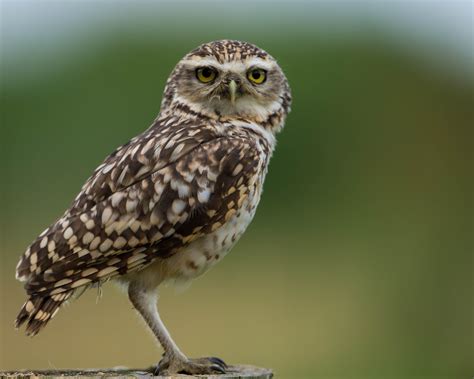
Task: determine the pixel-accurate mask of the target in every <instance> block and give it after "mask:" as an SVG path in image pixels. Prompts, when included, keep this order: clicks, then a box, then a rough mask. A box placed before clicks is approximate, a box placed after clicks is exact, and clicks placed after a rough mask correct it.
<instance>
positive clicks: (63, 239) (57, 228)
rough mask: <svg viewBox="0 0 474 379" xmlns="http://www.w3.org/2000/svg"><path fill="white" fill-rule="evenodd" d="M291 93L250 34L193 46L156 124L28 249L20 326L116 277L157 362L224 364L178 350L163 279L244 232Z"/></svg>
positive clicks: (192, 272)
mask: <svg viewBox="0 0 474 379" xmlns="http://www.w3.org/2000/svg"><path fill="white" fill-rule="evenodd" d="M290 103H291V94H290V88H289V86H288V82H287V80H286V77H285V75H284V74H283V72H282V70H281V68H280V67H279V66H278V64H277V62H276V61H275V60H274V59H273V58H272V57H271V56H270V55H269V54H268V53H266V52H265V51H263V50H261V49H259V48H258V47H256V46H254V45H252V44H249V43H246V42H240V41H230V40H222V41H215V42H210V43H206V44H203V45H201V46H199V47H198V48H196V49H195V50H193V51H191V52H190V53H189V54H187V55H186V56H185V57H184V58H183V59H182V60H181V61H180V62H179V63H178V64H177V65H176V67H175V69H174V70H173V72H172V73H171V75H170V77H169V79H168V81H167V84H166V88H165V91H164V96H163V100H162V103H161V111H160V114H159V115H158V117H157V118H156V119H155V121H154V122H153V124H152V125H151V127H150V128H149V129H148V130H146V131H145V132H143V133H142V134H140V135H139V136H137V137H135V138H133V139H132V140H131V141H130V142H128V143H126V144H125V145H123V146H121V147H119V148H118V149H117V150H116V151H115V152H113V153H112V154H111V155H109V156H108V157H107V158H106V159H105V161H104V163H102V164H101V165H100V166H99V167H98V168H97V169H96V170H95V171H94V173H93V174H92V176H91V177H90V178H89V179H88V180H87V181H86V183H85V184H84V186H83V187H82V189H81V191H80V193H79V195H78V196H77V197H76V199H75V200H74V201H73V203H72V205H71V207H70V208H69V209H68V210H67V211H66V212H65V213H64V215H63V216H62V217H61V218H60V219H59V220H57V221H56V222H55V223H54V224H52V225H51V226H50V227H48V228H47V229H46V230H45V231H44V232H43V233H41V234H40V235H39V237H38V238H37V239H36V240H35V241H34V242H33V243H32V244H31V246H30V247H29V248H28V249H27V250H26V252H25V253H24V255H23V256H22V257H21V260H20V262H19V263H18V266H17V272H16V275H17V279H19V280H20V281H24V282H26V283H25V289H26V291H27V294H28V299H27V301H26V302H25V304H24V305H23V308H22V309H21V311H20V313H19V315H18V317H17V319H16V326H17V327H19V326H20V325H22V324H23V323H26V333H27V334H29V335H35V334H36V333H38V332H39V331H40V330H41V329H42V328H43V327H44V326H45V325H46V324H47V323H48V321H49V320H50V319H51V318H52V317H53V316H54V315H55V314H56V312H57V311H58V309H59V308H60V306H61V304H63V303H64V302H65V301H66V300H68V299H70V298H71V297H72V296H73V294H74V293H75V292H77V291H78V290H80V289H85V288H87V287H89V286H92V285H100V284H101V283H102V282H104V281H106V280H109V279H111V278H113V279H116V280H118V281H120V282H122V283H123V284H125V285H126V286H127V288H128V296H129V298H130V301H131V302H132V304H133V305H134V307H135V308H136V309H137V311H138V312H139V313H140V314H141V316H142V317H143V319H144V320H145V321H146V323H147V324H148V326H149V327H150V329H151V330H152V331H153V333H154V334H155V336H156V338H157V339H158V341H159V342H160V344H161V345H162V347H163V348H164V355H163V358H162V360H161V361H160V363H159V364H158V371H159V372H161V373H179V372H184V373H189V374H209V373H216V372H224V371H225V370H226V365H225V363H224V362H223V361H222V360H220V359H218V358H200V359H189V358H187V357H186V356H185V355H184V354H183V353H182V352H181V350H180V349H179V348H178V346H177V345H176V344H175V343H174V341H173V340H172V339H171V337H170V335H169V333H168V332H167V330H166V329H165V326H164V325H163V323H162V321H161V320H160V317H159V315H158V311H157V308H156V302H157V288H158V286H159V285H160V284H161V283H163V282H165V281H168V280H179V281H182V280H190V279H192V278H195V277H196V276H198V275H201V274H203V273H204V272H205V271H207V270H208V269H209V268H210V267H212V266H213V265H214V264H216V263H217V262H218V261H219V260H220V259H222V258H223V257H224V255H225V254H226V253H227V252H228V251H229V250H230V249H231V248H232V246H233V245H234V244H235V243H236V242H237V240H238V239H239V238H240V236H241V235H242V234H243V233H244V231H245V229H246V227H247V226H248V224H249V223H250V221H251V220H252V218H253V216H254V213H255V209H256V207H257V204H258V202H259V200H260V195H261V193H262V185H263V181H264V178H265V174H266V172H267V167H268V162H269V159H270V157H271V155H272V152H273V149H274V148H275V135H276V134H277V133H278V132H279V131H280V130H281V129H282V127H283V124H284V122H285V118H286V116H287V114H288V112H289V110H290Z"/></svg>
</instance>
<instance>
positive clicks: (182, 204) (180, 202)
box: [171, 199, 186, 214]
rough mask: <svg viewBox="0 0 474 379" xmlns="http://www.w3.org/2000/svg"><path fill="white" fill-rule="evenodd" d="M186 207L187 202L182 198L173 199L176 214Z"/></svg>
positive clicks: (172, 206)
mask: <svg viewBox="0 0 474 379" xmlns="http://www.w3.org/2000/svg"><path fill="white" fill-rule="evenodd" d="M185 207H186V203H185V202H184V201H183V200H181V199H176V200H175V201H173V204H172V205H171V208H172V209H173V212H174V213H176V214H180V213H181V212H182V211H183V210H184V208H185Z"/></svg>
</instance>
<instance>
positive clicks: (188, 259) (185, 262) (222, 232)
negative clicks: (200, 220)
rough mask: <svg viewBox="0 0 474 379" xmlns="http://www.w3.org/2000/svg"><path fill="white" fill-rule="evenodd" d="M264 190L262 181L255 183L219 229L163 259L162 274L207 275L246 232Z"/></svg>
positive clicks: (181, 277) (183, 278) (174, 276)
mask: <svg viewBox="0 0 474 379" xmlns="http://www.w3.org/2000/svg"><path fill="white" fill-rule="evenodd" d="M261 192H262V181H260V180H259V181H258V182H257V183H255V186H254V188H253V190H252V191H251V193H250V194H249V196H248V197H247V199H246V200H245V201H244V202H243V204H242V206H241V207H240V209H239V210H238V211H237V212H236V213H235V214H234V215H233V216H232V217H231V218H230V219H229V220H228V221H227V222H226V223H225V224H224V225H222V226H221V227H220V228H219V229H217V230H215V231H214V232H212V233H209V234H206V235H205V236H202V237H200V238H199V239H197V240H195V241H193V242H191V243H190V244H189V245H187V246H186V247H183V248H182V249H181V250H180V251H178V252H177V253H176V254H174V255H173V256H171V257H169V258H167V259H166V260H163V261H162V264H163V266H164V267H163V268H162V270H161V273H163V274H165V275H166V278H163V280H168V279H177V280H179V281H186V280H189V279H193V278H195V277H197V276H200V275H202V274H204V273H205V272H206V271H207V270H209V269H210V268H211V267H212V266H214V265H215V264H216V263H217V262H219V261H220V260H222V258H224V257H225V256H226V255H227V253H229V251H230V250H231V249H232V247H233V246H234V245H235V244H236V243H237V241H238V240H239V239H240V237H241V236H242V235H243V234H244V232H245V230H246V229H247V226H248V225H249V224H250V222H251V221H252V219H253V217H254V215H255V211H256V208H257V205H258V203H259V201H260V195H261Z"/></svg>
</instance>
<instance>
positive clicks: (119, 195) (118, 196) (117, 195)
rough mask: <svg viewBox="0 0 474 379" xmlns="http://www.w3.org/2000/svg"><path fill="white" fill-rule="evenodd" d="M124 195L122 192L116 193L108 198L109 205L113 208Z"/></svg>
mask: <svg viewBox="0 0 474 379" xmlns="http://www.w3.org/2000/svg"><path fill="white" fill-rule="evenodd" d="M124 196H125V194H124V193H123V192H116V193H114V194H113V195H112V196H110V203H111V204H112V206H113V207H114V208H116V207H117V205H118V204H119V203H120V200H122V199H123V198H124Z"/></svg>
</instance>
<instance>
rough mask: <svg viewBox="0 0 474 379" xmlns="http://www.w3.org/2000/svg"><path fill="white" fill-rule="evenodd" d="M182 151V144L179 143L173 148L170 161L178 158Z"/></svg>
mask: <svg viewBox="0 0 474 379" xmlns="http://www.w3.org/2000/svg"><path fill="white" fill-rule="evenodd" d="M183 149H184V142H181V143H180V144H179V145H178V146H176V147H175V148H174V150H173V152H172V153H171V157H170V160H171V161H175V160H176V159H177V158H178V157H179V154H180V153H181V152H182V151H183Z"/></svg>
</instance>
